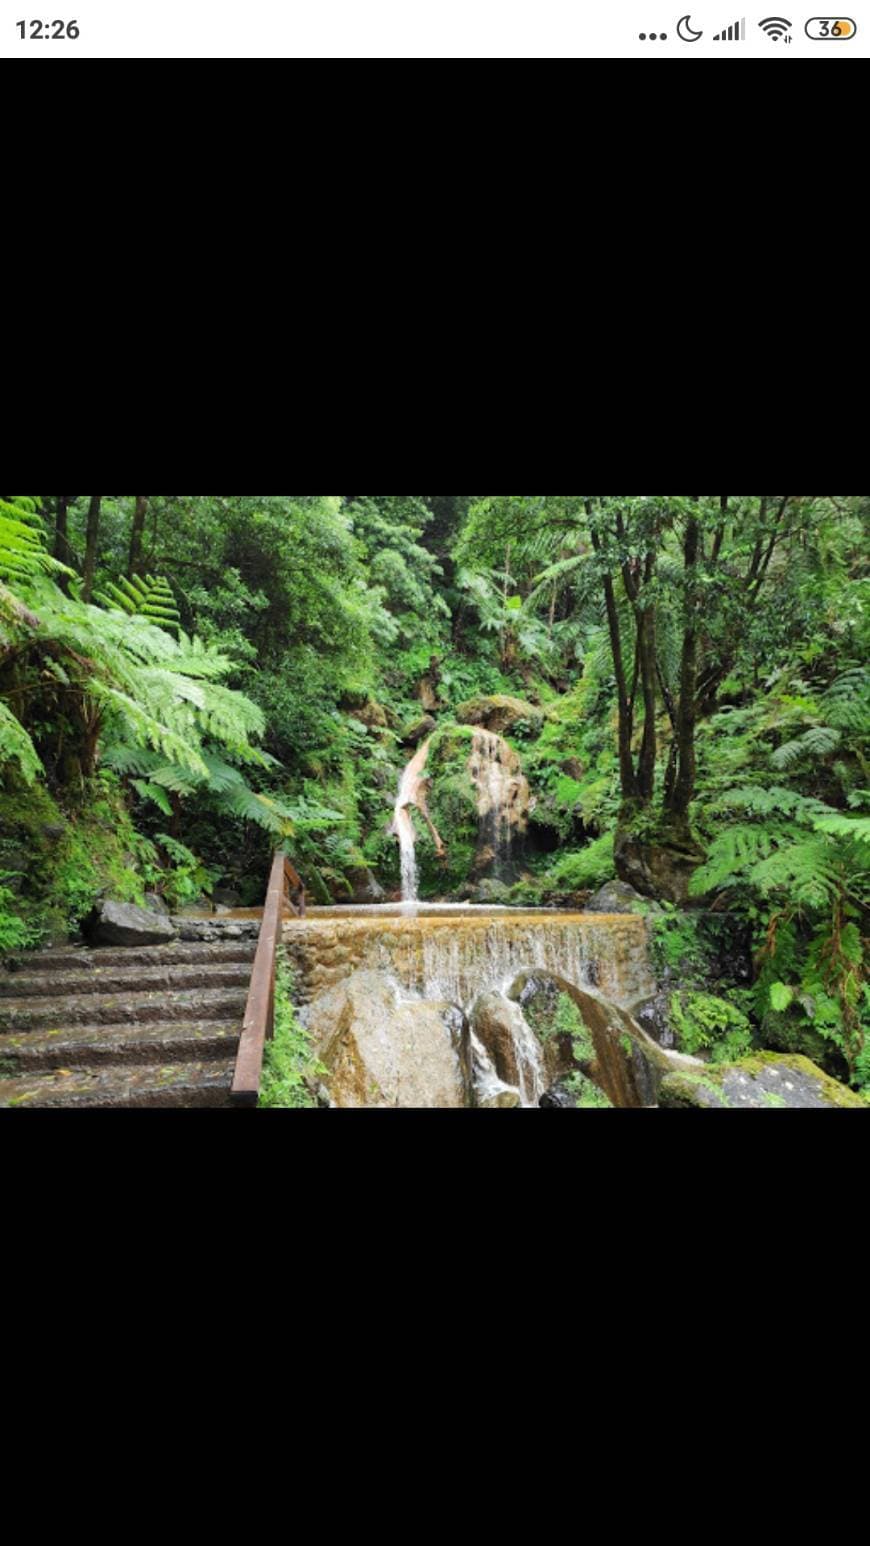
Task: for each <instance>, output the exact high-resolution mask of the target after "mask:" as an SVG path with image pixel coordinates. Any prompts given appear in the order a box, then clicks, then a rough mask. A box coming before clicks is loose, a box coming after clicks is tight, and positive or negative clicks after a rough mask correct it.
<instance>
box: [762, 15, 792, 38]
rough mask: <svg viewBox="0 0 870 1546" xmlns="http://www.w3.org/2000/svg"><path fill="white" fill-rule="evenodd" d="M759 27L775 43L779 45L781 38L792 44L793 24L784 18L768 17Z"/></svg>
mask: <svg viewBox="0 0 870 1546" xmlns="http://www.w3.org/2000/svg"><path fill="white" fill-rule="evenodd" d="M758 25H759V27H760V28H761V30H762V32H766V33H767V36H768V37H769V38H772V40H773V42H774V43H778V42H779V40H780V38H782V39H783V40H784V41H785V42H786V43H790V42H791V22H790V21H786V19H785V17H784V16H766V17H765V19H764V21H760V22H759V23H758Z"/></svg>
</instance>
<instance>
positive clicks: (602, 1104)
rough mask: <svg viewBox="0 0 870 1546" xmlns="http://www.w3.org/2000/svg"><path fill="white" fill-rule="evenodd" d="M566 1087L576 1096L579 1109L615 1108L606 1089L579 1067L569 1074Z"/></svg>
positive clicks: (601, 1109) (600, 1109)
mask: <svg viewBox="0 0 870 1546" xmlns="http://www.w3.org/2000/svg"><path fill="white" fill-rule="evenodd" d="M565 1088H566V1090H568V1092H569V1093H570V1094H571V1095H573V1096H575V1097H576V1100H577V1107H578V1110H584V1111H611V1110H612V1109H613V1102H612V1101H611V1100H609V1099H608V1097H607V1096H606V1095H605V1093H604V1091H603V1090H602V1089H601V1088H600V1087H599V1086H598V1085H597V1084H595V1083H594V1082H593V1080H591V1079H590V1078H589V1077H588V1075H586V1074H584V1073H581V1072H580V1070H579V1069H577V1070H576V1071H575V1072H574V1073H573V1074H569V1075H568V1077H567V1079H566V1080H565Z"/></svg>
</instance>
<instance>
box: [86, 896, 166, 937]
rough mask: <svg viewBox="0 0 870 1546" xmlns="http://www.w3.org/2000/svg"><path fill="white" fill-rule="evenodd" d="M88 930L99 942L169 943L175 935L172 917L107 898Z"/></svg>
mask: <svg viewBox="0 0 870 1546" xmlns="http://www.w3.org/2000/svg"><path fill="white" fill-rule="evenodd" d="M85 932H86V933H87V935H88V937H89V939H90V940H91V941H92V943H93V944H95V945H167V944H168V943H169V942H170V940H173V939H174V938H175V929H174V927H173V925H172V922H171V921H170V919H169V918H166V917H164V916H163V915H162V914H161V913H152V912H147V911H146V909H145V908H144V907H134V906H133V905H132V903H130V902H103V903H102V904H101V906H100V907H99V908H97V909H96V910H95V911H94V912H93V913H92V914H91V917H90V919H89V920H88V923H87V926H86V930H85Z"/></svg>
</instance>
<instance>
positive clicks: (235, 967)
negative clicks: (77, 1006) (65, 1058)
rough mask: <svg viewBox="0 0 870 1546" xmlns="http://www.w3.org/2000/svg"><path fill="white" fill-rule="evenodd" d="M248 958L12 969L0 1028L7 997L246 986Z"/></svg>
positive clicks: (0, 994)
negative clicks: (27, 971) (34, 971)
mask: <svg viewBox="0 0 870 1546" xmlns="http://www.w3.org/2000/svg"><path fill="white" fill-rule="evenodd" d="M250 981H251V967H250V964H249V963H248V962H238V963H233V962H228V963H221V962H218V963H217V964H214V963H212V962H201V963H199V964H198V965H193V966H164V965H160V966H136V965H132V964H131V965H130V966H123V967H122V966H94V967H92V968H91V969H90V970H89V971H78V972H49V973H46V974H44V975H41V976H38V977H36V976H30V975H27V976H25V975H24V974H23V973H21V972H14V973H12V974H11V975H10V976H9V978H8V979H7V980H6V981H2V982H0V1028H2V1024H3V1018H4V1013H5V1008H6V1003H7V1001H8V1000H9V999H14V1000H16V1001H20V1000H21V999H25V998H64V997H66V995H67V994H82V993H84V994H107V993H124V994H128V993H156V992H157V991H158V990H160V991H162V990H165V991H166V992H168V993H180V992H183V991H184V990H186V989H192V988H247V987H248V986H249V985H250Z"/></svg>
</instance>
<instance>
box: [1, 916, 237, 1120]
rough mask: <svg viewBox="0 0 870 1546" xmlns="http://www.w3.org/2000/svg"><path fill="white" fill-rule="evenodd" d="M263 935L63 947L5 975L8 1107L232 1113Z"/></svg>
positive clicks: (25, 959) (4, 1093)
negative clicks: (147, 1108)
mask: <svg viewBox="0 0 870 1546" xmlns="http://www.w3.org/2000/svg"><path fill="white" fill-rule="evenodd" d="M255 951H256V941H255V940H253V939H239V940H236V939H224V940H222V939H221V938H220V937H219V936H218V935H215V937H214V938H213V939H211V940H210V941H208V942H200V943H187V944H185V943H176V944H171V945H160V946H156V947H149V948H139V947H134V948H127V949H114V948H108V949H101V950H86V949H62V950H48V951H43V952H41V953H39V954H34V955H21V956H18V957H17V958H16V959H14V960H12V961H9V962H7V964H6V969H5V970H4V969H3V968H0V1108H2V1107H17V1106H44V1107H66V1106H73V1107H83V1106H108V1107H113V1106H114V1107H119V1106H185V1107H186V1106H227V1105H229V1091H230V1085H231V1083H232V1079H233V1071H234V1067H235V1058H236V1052H237V1049H238V1043H239V1037H240V1035H241V1029H242V1022H243V1020H244V1013H245V1004H246V1000H247V995H248V988H249V985H250V980H251V968H252V965H253V960H254V953H255Z"/></svg>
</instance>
